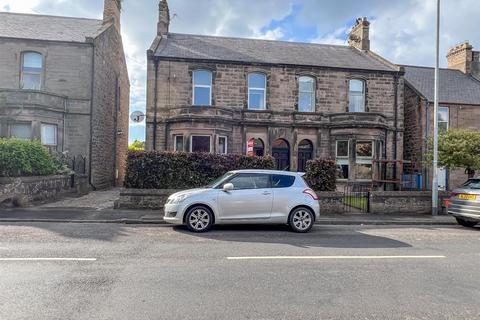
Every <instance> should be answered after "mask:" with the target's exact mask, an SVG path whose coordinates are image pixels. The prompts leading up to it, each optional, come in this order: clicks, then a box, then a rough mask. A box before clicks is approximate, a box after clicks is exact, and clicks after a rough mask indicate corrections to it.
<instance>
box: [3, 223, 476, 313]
mask: <svg viewBox="0 0 480 320" xmlns="http://www.w3.org/2000/svg"><path fill="white" fill-rule="evenodd" d="M49 259H50V260H49ZM72 259H73V260H72ZM75 259H78V260H75ZM479 273H480V229H476V230H469V229H462V228H460V227H447V226H444V227H434V226H432V227H390V226H376V227H361V226H316V227H315V228H314V231H313V232H312V233H310V234H307V235H298V234H293V233H290V232H289V231H288V230H287V229H285V228H282V227H223V228H220V229H218V228H217V229H216V230H214V231H212V232H211V233H208V234H204V235H194V234H190V233H188V232H186V231H185V230H184V229H182V228H172V227H168V226H141V225H138V226H125V225H116V224H58V223H57V224H48V223H40V224H23V225H21V224H10V225H6V224H1V225H0V288H1V290H0V319H2V320H9V319H49V320H50V319H62V320H65V319H115V320H118V319H229V320H231V319H289V320H290V319H435V320H437V319H480V275H479Z"/></svg>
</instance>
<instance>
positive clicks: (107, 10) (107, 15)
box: [103, 0, 123, 32]
mask: <svg viewBox="0 0 480 320" xmlns="http://www.w3.org/2000/svg"><path fill="white" fill-rule="evenodd" d="M122 1H123V0H105V3H104V6H103V23H109V22H113V24H114V25H115V28H117V30H118V31H119V32H120V14H121V13H120V12H121V10H122Z"/></svg>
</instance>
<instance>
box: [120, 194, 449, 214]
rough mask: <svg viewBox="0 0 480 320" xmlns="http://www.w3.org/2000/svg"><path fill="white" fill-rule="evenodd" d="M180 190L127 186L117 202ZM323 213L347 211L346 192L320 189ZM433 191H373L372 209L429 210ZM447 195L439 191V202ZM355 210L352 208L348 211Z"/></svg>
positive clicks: (125, 204) (146, 201)
mask: <svg viewBox="0 0 480 320" xmlns="http://www.w3.org/2000/svg"><path fill="white" fill-rule="evenodd" d="M178 191H180V190H170V189H150V190H149V189H124V190H122V191H121V192H120V198H119V200H117V201H116V203H115V208H117V209H149V210H163V206H164V204H165V202H166V201H167V198H168V197H169V196H170V195H171V194H173V193H175V192H178ZM317 195H318V197H319V198H320V200H319V202H320V210H321V214H343V213H345V206H344V202H343V199H344V194H343V192H317ZM431 197H432V196H431V193H430V192H418V191H374V192H371V193H370V213H373V214H430V213H431V210H432V199H431ZM447 197H448V194H447V193H440V202H439V203H440V205H442V204H443V203H444V200H445V199H446V198H447ZM352 212H355V210H353V211H352V210H350V212H349V213H352Z"/></svg>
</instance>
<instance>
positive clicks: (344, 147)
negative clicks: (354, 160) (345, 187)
mask: <svg viewBox="0 0 480 320" xmlns="http://www.w3.org/2000/svg"><path fill="white" fill-rule="evenodd" d="M335 153H336V161H337V166H338V169H339V172H338V179H348V175H349V171H350V170H349V169H350V142H349V141H348V140H338V141H337V143H336V152H335Z"/></svg>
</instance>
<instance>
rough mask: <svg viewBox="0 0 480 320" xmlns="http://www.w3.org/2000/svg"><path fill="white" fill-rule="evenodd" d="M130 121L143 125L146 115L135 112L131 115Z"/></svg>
mask: <svg viewBox="0 0 480 320" xmlns="http://www.w3.org/2000/svg"><path fill="white" fill-rule="evenodd" d="M130 119H131V120H132V121H133V122H135V123H141V122H143V121H145V114H144V113H143V112H142V111H134V112H132V114H131V115H130Z"/></svg>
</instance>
